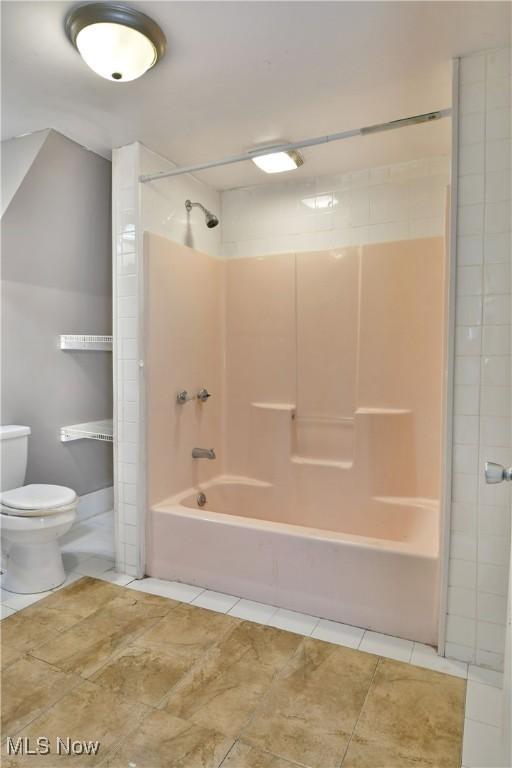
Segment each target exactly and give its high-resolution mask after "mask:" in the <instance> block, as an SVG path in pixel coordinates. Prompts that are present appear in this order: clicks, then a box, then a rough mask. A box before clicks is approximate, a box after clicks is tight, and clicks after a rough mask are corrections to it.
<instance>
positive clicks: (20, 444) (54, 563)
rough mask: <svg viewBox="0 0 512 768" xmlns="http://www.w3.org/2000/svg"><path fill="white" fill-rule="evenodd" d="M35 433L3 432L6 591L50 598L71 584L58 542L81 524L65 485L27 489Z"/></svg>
mask: <svg viewBox="0 0 512 768" xmlns="http://www.w3.org/2000/svg"><path fill="white" fill-rule="evenodd" d="M29 435H30V429H29V428H28V427H23V426H17V425H12V426H2V427H0V449H1V462H2V465H1V482H2V485H1V493H0V529H1V536H2V551H3V553H5V555H6V560H7V564H6V567H5V570H4V573H3V575H2V589H6V590H8V591H9V592H17V593H20V594H27V593H34V592H46V591H47V590H49V589H54V588H55V587H58V586H59V584H62V582H63V581H64V579H65V573H64V566H63V564H62V555H61V552H60V547H59V543H58V540H59V538H60V537H61V536H63V535H64V534H65V533H67V531H69V529H70V528H71V526H72V525H73V523H74V521H75V519H76V514H77V512H76V509H77V505H78V497H77V495H76V493H75V491H73V490H72V489H71V488H66V487H65V486H62V485H45V484H32V485H22V483H23V481H24V479H25V471H26V466H27V448H28V436H29Z"/></svg>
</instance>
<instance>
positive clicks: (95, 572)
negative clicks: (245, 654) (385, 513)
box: [0, 513, 502, 768]
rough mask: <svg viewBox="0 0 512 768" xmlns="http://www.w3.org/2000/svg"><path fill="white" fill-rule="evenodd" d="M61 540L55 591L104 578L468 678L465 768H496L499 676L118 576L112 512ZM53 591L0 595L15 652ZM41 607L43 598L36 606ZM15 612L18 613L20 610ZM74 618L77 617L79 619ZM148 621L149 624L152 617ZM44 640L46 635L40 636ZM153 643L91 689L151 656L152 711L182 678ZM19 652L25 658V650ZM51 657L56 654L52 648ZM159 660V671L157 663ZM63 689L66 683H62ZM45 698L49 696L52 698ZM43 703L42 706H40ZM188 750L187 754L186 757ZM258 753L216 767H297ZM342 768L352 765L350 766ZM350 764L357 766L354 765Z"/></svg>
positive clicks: (302, 619) (326, 625) (197, 590)
mask: <svg viewBox="0 0 512 768" xmlns="http://www.w3.org/2000/svg"><path fill="white" fill-rule="evenodd" d="M62 543H63V551H64V561H65V567H66V571H67V578H66V582H65V584H64V585H62V587H59V588H58V589H59V590H60V589H62V588H63V587H65V586H68V585H70V584H72V583H73V582H74V581H76V580H78V579H80V578H82V576H83V575H88V576H93V577H95V578H96V579H98V580H101V581H103V582H105V581H106V582H110V583H111V584H116V585H120V586H124V585H126V586H128V587H129V588H130V589H133V590H135V591H138V592H140V591H142V592H145V593H148V594H153V595H156V596H160V597H164V598H168V599H171V600H173V601H179V602H180V603H182V604H192V605H194V606H198V607H201V608H204V609H208V610H210V611H215V612H217V613H219V614H227V615H229V616H230V617H232V618H237V619H241V620H248V621H251V622H255V623H257V624H261V625H267V626H272V627H275V628H281V629H283V630H287V631H289V632H294V633H298V634H300V635H303V636H309V637H312V638H315V639H318V640H323V641H326V642H329V643H331V644H335V645H339V646H343V647H346V648H352V649H359V650H364V651H367V652H369V653H374V654H376V655H377V656H381V657H383V658H386V659H394V660H397V661H402V662H407V663H410V664H413V665H415V666H418V667H423V668H426V669H431V670H434V671H438V672H442V673H446V674H448V675H452V676H458V677H461V678H467V680H468V682H467V694H466V719H465V722H464V746H463V763H462V764H463V768H481V767H482V766H484V765H485V766H486V767H487V768H491V767H494V766H499V765H500V761H499V756H498V755H497V748H498V744H499V726H500V722H499V716H500V706H501V690H499V689H500V686H501V679H502V675H501V674H500V673H498V672H493V671H492V670H486V669H481V668H478V667H474V666H471V665H469V666H468V665H467V664H464V663H462V662H457V661H453V660H450V659H444V658H442V657H440V656H438V655H437V653H436V652H435V651H434V649H432V648H430V647H429V646H425V645H422V644H420V643H412V642H409V641H404V640H401V639H400V638H393V637H389V636H386V635H380V634H378V633H375V632H370V631H365V630H363V629H360V628H358V627H352V626H348V625H344V624H340V623H338V622H333V621H327V620H324V619H318V618H316V617H312V616H304V615H303V614H299V613H296V612H294V611H286V610H283V609H277V608H276V607H275V606H270V605H265V604H261V603H256V602H254V601H251V600H245V599H239V598H237V597H234V596H231V595H222V594H220V593H217V592H212V591H210V590H204V589H202V588H201V587H196V586H192V585H188V584H181V583H177V582H166V581H162V580H160V579H154V578H146V579H142V580H141V581H133V580H132V579H131V578H130V577H129V576H126V575H124V574H119V573H116V572H115V570H114V561H113V516H112V513H105V514H101V515H97V516H96V517H94V518H90V519H89V520H86V521H83V522H80V523H78V524H77V525H76V526H75V527H74V528H73V529H72V530H71V531H70V532H69V534H67V536H66V537H65V538H64V540H63V542H62ZM56 591H57V590H54V592H56ZM51 594H53V593H52V592H50V593H44V594H38V595H13V594H12V593H9V592H7V591H3V592H2V593H1V600H0V602H1V605H0V608H1V618H2V619H4V618H7V617H10V616H14V615H15V614H17V616H18V617H19V618H18V621H17V622H13V624H14V625H15V629H16V624H17V625H18V627H21V629H22V632H21V634H23V632H25V635H26V637H25V638H24V639H23V640H21V639H20V647H21V648H22V649H26V647H27V643H28V645H29V646H30V645H31V642H32V640H34V643H35V644H36V645H37V644H40V645H42V643H40V642H39V641H40V639H41V628H40V627H39V626H36V625H35V624H34V626H31V627H30V629H29V626H28V622H27V621H25V620H24V619H26V618H27V616H25V613H26V612H25V610H24V609H25V608H27V607H28V606H31V605H34V604H36V603H38V602H39V601H40V600H42V599H44V598H45V597H47V596H48V595H51ZM146 599H147V598H146ZM45 605H46V601H45V603H43V604H42V606H41V607H43V606H45ZM93 605H94V601H93ZM94 607H95V609H97V610H99V608H100V606H99V605H97V606H94ZM67 610H68V611H69V612H70V614H72V615H74V616H75V618H76V614H73V611H76V610H79V609H78V608H77V607H76V606H75V608H71V607H70V606H68V609H67ZM80 610H86V607H85V605H83V606H82V608H81V609H80ZM20 611H21V613H19V612H20ZM32 613H33V614H34V616H38V617H39V618H37V619H36V621H38V622H39V623H43V624H44V623H46V622H47V621H48V620H47V619H46V620H45V619H42V618H41V617H42V616H43V615H44V614H45V613H46V609H44V610H43V611H42V612H41V610H40V609H39V611H38V610H37V609H35V608H34V610H33V612H32ZM62 613H63V612H62V611H61V612H60V613H57V612H56V611H53V615H54V619H55V621H54V624H53V626H54V628H56V627H60V629H59V630H56V631H59V632H61V631H63V630H64V629H65V627H66V626H67V624H69V622H70V621H71V619H70V618H69V617H67V618H62ZM65 613H66V611H64V614H65ZM107 613H108V612H107ZM118 613H119V611H117V613H116V611H114V613H113V614H112V615H113V616H114V615H117V614H118ZM146 613H147V612H146ZM105 615H106V614H104V617H105ZM29 616H30V614H29ZM177 616H179V614H177ZM78 618H79V619H80V617H78ZM85 618H87V617H85ZM82 620H84V619H82ZM148 620H150V621H151V619H148ZM66 622H67V624H66ZM95 622H96V623H95V624H94V626H93V628H95V629H96V630H97V631H102V630H101V627H102V618H101V615H100V616H99V617H96V618H95ZM10 623H11V622H8V623H7V625H6V623H5V622H3V623H2V628H4V627H7V628H8V626H9V624H10ZM69 629H71V625H70V626H69ZM5 634H8V633H5ZM9 634H10V633H9ZM148 634H150V637H152V636H153V635H151V633H148ZM86 635H87V637H88V638H89V640H88V643H89V646H88V647H89V648H91V644H92V646H93V648H94V651H91V653H92V652H95V650H96V646H95V642H94V637H93V634H92V632H91V631H90V630H88V631H87V633H86ZM20 637H21V635H20ZM44 637H45V638H46V635H45V636H44ZM70 638H73V635H71V634H70ZM48 639H50V638H48ZM68 642H69V641H68ZM147 642H148V643H149V642H150V639H147ZM152 642H153V644H152V645H151V646H150V647H144V645H141V646H140V647H139V643H138V641H137V640H134V642H133V645H134V646H136V647H134V648H131V649H130V651H129V652H128V651H126V652H124V651H123V650H122V649H121V650H120V651H119V652H118V655H119V659H118V661H117V663H116V664H112V665H105V666H106V668H105V669H104V670H103V667H100V669H99V670H98V671H97V672H93V673H91V678H90V679H91V680H92V681H93V684H96V682H95V679H94V676H95V675H98V676H101V675H103V674H104V675H105V678H103V679H106V678H107V677H108V676H111V677H112V676H115V675H121V676H124V670H125V668H127V669H133V668H134V667H137V668H139V669H140V670H143V669H147V667H148V665H147V664H146V663H145V662H146V661H147V660H148V659H151V663H150V665H149V666H150V668H151V669H153V670H156V671H155V672H154V673H153V672H148V674H149V677H150V678H151V679H152V680H153V683H154V693H153V694H151V695H150V696H149V699H150V700H144V701H143V702H142V703H143V704H144V705H145V706H149V707H155V703H154V702H155V696H156V695H157V694H158V692H159V690H160V689H159V687H158V684H161V685H162V686H164V687H165V686H168V685H171V683H172V681H173V680H174V679H175V676H176V675H179V674H180V671H181V669H182V668H181V666H180V664H179V663H178V662H177V661H176V659H175V655H180V654H178V653H177V651H176V648H174V650H173V652H172V659H171V660H169V658H168V655H169V654H168V653H167V651H166V650H162V649H163V646H165V636H164V637H163V640H162V642H160V643H158V642H157V640H155V638H153V641H152ZM105 643H106V646H104V647H107V649H108V644H110V647H117V646H116V644H119V643H120V644H121V646H122V647H124V646H123V640H122V632H121V634H119V633H117V634H116V631H115V630H113V631H111V632H109V633H108V640H107V638H105ZM46 645H47V646H48V647H47V648H45V649H44V650H43V651H41V653H46V654H51V653H52V651H51V644H49V643H48V644H46ZM100 645H101V644H100ZM105 652H106V651H104V653H105ZM23 653H25V650H24V651H23ZM53 653H54V654H55V653H56V652H55V650H54V651H53ZM98 653H99V654H100V655H101V649H99V650H98ZM62 654H64V651H62V652H61V656H60V657H59V660H60V661H61V663H64V662H62ZM31 655H32V654H31ZM155 655H156V658H155ZM71 656H72V654H71ZM3 657H4V663H7V664H10V663H11V661H12V652H11V651H9V650H8V648H5V649H4V653H3ZM51 658H54V657H51ZM80 658H81V657H80ZM34 659H35V657H34ZM158 660H159V663H160V666H159V665H158V663H157V661H158ZM38 661H39V664H47V661H43V660H41V659H39V660H38ZM66 663H67V664H68V665H69V667H70V670H71V669H72V668H73V666H74V665H75V666H76V665H79V663H83V664H84V665H85V666H84V668H86V661H85V660H83V659H82V661H79V660H77V658H75V659H74V660H73V658H70V654H68V657H67V661H66ZM57 668H58V667H57ZM19 669H20V670H22V671H23V672H24V673H26V674H27V676H28V677H29V678H30V675H31V674H34V675H35V676H36V679H38V678H37V674H38V669H39V670H41V669H44V667H40V666H39V667H38V666H37V664H36V665H35V666H34V660H32V666H31V665H28V666H23V665H20V668H19ZM235 672H236V670H235V671H234V672H233V673H232V674H235ZM69 674H72V675H73V674H74V673H73V672H70V673H69ZM62 684H63V686H64V679H63V683H62ZM48 695H50V693H49V694H48ZM122 695H123V696H127V697H128V698H129V697H130V696H131V695H132V694H131V693H130V691H129V690H127V691H124V692H123V694H122ZM478 702H483V704H480V705H479V704H478ZM42 706H43V709H44V702H43V705H42ZM159 717H160V716H158V717H155V718H150V719H148V720H147V721H146V720H145V721H144V723H146V725H145V726H144V727H145V728H147V729H148V731H147V733H148V734H151V733H152V732H153V731H152V730H151V729H152V728H153V729H156V730H155V732H156V731H157V729H158V722H159V719H158V718H159ZM187 722H188V721H187ZM168 724H169V723H168ZM169 727H170V725H169ZM195 727H196V726H194V729H193V733H194V734H195V733H196V731H195ZM197 727H199V726H197ZM174 728H175V729H176V738H178V734H179V740H180V743H181V744H183V749H184V750H185V751H184V752H183V754H189V753H188V752H187V751H186V750H187V749H188V747H187V745H190V744H191V743H194V735H193V734H192V735H190V734H189V732H188V731H185V730H184V729H183V728H180V718H178V722H175V723H174ZM148 738H149V736H148ZM146 749H147V745H146ZM215 749H216V748H215ZM356 749H357V742H356V743H355V744H354V746H353V747H352V750H356ZM214 752H215V750H214ZM192 753H193V751H192V752H191V753H190V754H192ZM215 754H217V752H215ZM353 754H354V753H353ZM264 755H266V756H265V757H261V748H260V747H257V746H254V747H252V746H250V744H249V743H248V742H247V743H243V744H242V743H241V742H238V743H237V746H236V748H233V749H232V750H231V752H230V753H229V756H228V757H227V758H226V759H225V760H224V762H223V764H222V765H223V768H224V766H228V768H252V767H253V766H257V768H266V767H267V766H271V768H285V766H289V765H290V764H292V765H293V764H295V763H290V762H289V761H288V762H285V761H284V759H283V758H281V757H273V758H272V759H270V757H268V754H267V753H266V752H265V753H264ZM348 757H349V756H347V758H346V759H348ZM148 759H149V758H148ZM350 759H351V760H352V759H354V760H355V758H353V755H352V756H350ZM74 761H75V762H76V761H77V758H76V757H75V758H74ZM194 761H195V762H194ZM203 764H204V763H201V762H200V760H199V762H198V760H196V758H195V757H194V758H193V760H192V762H191V763H190V765H191V766H194V768H195V766H196V765H199V766H201V765H203ZM207 764H208V763H207ZM299 764H300V762H299ZM346 764H347V765H350V763H346ZM354 764H355V765H359V763H354ZM412 764H413V765H419V766H420V768H421V765H422V763H418V762H417V761H413V763H412ZM44 765H46V766H48V768H52V767H51V765H50V764H49V763H48V762H45V763H44ZM126 765H127V763H126ZM141 765H144V766H146V765H150V766H151V768H152V765H153V764H152V763H146V762H145V763H143V764H141V763H139V765H138V768H140V766H141ZM344 765H345V763H344ZM180 766H181V768H187V766H188V763H186V762H185V763H182V764H180ZM393 768H394V766H393Z"/></svg>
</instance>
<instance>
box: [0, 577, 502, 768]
mask: <svg viewBox="0 0 512 768" xmlns="http://www.w3.org/2000/svg"><path fill="white" fill-rule="evenodd" d="M190 594H191V593H189V596H190ZM202 596H203V599H202V601H201V602H202V604H203V605H205V604H208V605H218V604H219V602H218V599H216V598H215V597H213V596H211V595H208V594H205V593H204V592H202ZM198 602H199V601H198ZM222 605H223V606H224V607H226V606H227V601H223V602H222ZM233 608H234V606H231V608H230V610H232V609H233ZM256 610H258V609H257V608H256ZM288 613H289V612H286V614H282V615H281V619H279V620H278V621H276V622H275V623H277V624H286V623H288V622H291V623H292V624H293V626H297V625H298V624H300V619H299V617H297V615H294V616H292V617H290V616H288V615H287V614H288ZM274 615H275V614H274ZM271 619H272V617H270V618H269V621H270V620H271ZM303 626H305V624H303ZM324 629H325V628H324ZM310 630H311V631H313V627H310ZM325 631H327V632H329V631H330V632H333V631H334V630H333V629H332V628H331V627H329V626H328V627H327V628H326V629H325ZM2 650H3V653H2V685H3V706H2V736H3V738H4V743H3V745H2V755H3V758H2V765H3V766H5V768H15V766H20V767H23V766H27V765H32V766H37V767H39V766H45V765H47V766H48V768H53V766H58V765H60V764H61V763H63V762H64V763H65V762H66V760H67V761H68V762H71V763H72V764H73V765H91V766H101V767H102V768H106V767H107V766H108V768H127V766H136V768H160V767H162V768H163V767H164V766H165V768H178V767H179V768H219V766H222V767H223V768H293V766H301V767H304V766H305V767H307V768H340V766H343V767H344V768H377V766H378V767H379V768H382V767H383V766H390V767H391V766H392V768H401V767H402V766H404V767H405V766H416V767H417V768H433V766H436V768H452V766H453V768H458V767H459V766H460V764H461V749H462V734H463V723H464V701H465V695H466V681H465V680H464V679H461V678H460V677H457V676H454V675H446V674H442V673H440V672H437V671H433V670H429V669H424V668H420V667H416V666H413V665H412V664H410V663H404V662H403V661H395V660H392V659H388V658H383V657H381V656H380V655H378V654H374V653H367V652H364V651H361V650H357V649H354V648H350V647H347V646H345V645H342V644H339V643H330V642H325V641H324V640H321V639H318V638H315V637H306V636H304V635H302V634H297V633H295V632H291V631H288V629H283V628H280V627H278V626H270V625H263V624H258V623H254V622H251V621H248V620H246V619H245V618H242V617H238V616H235V615H231V614H230V613H225V612H218V611H216V610H210V609H209V608H205V607H200V606H199V605H197V604H196V603H195V601H194V603H184V602H178V601H177V600H175V599H172V598H169V597H163V596H161V595H155V594H152V593H149V592H144V591H142V589H140V587H139V586H138V585H137V589H127V588H125V587H120V586H117V585H115V584H112V583H109V582H108V581H105V580H101V579H96V578H92V577H89V576H84V577H82V578H81V579H79V580H75V581H73V582H72V583H71V584H69V585H68V586H67V587H65V588H63V589H61V590H58V591H56V592H53V593H51V594H50V595H48V596H47V597H45V598H43V599H42V600H40V601H38V602H35V603H33V604H31V605H28V606H27V607H25V608H22V609H21V610H19V611H17V612H16V613H15V614H13V615H11V616H9V617H7V618H6V619H5V620H4V621H3V622H2ZM475 685H478V686H483V687H485V688H490V687H489V686H486V685H485V684H484V683H481V682H476V681H475ZM484 693H485V692H484ZM480 694H482V691H480V692H479V691H477V690H475V694H474V696H473V697H472V698H471V706H472V707H473V708H474V709H475V715H476V716H480V710H481V709H482V708H483V709H484V710H485V712H486V713H489V712H490V707H491V704H490V701H489V700H488V699H487V698H484V700H483V701H482V700H481V696H480ZM486 716H487V717H489V718H491V717H492V716H493V715H492V714H486ZM41 735H45V736H48V737H49V738H50V740H51V743H52V745H54V744H55V740H56V738H57V737H58V736H60V737H61V738H66V737H67V736H70V737H72V738H73V739H75V740H82V739H84V740H92V741H96V740H99V741H100V742H101V744H100V748H99V752H98V753H97V754H96V755H84V754H82V755H79V756H72V757H69V756H68V757H67V758H66V757H65V756H58V755H56V754H55V753H52V754H51V755H50V756H47V758H45V757H43V756H40V755H35V756H34V755H25V756H15V757H13V756H8V755H7V742H6V741H5V739H6V738H7V737H8V736H10V737H16V738H18V737H21V738H28V739H30V741H31V743H32V744H34V740H35V738H36V737H38V736H41Z"/></svg>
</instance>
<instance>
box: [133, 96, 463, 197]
mask: <svg viewBox="0 0 512 768" xmlns="http://www.w3.org/2000/svg"><path fill="white" fill-rule="evenodd" d="M451 114H452V110H451V108H447V109H438V110H436V111H434V112H426V113H425V114H423V115H413V116H412V117H402V118H400V119H398V120H391V121H390V122H387V123H376V124H375V125H367V126H365V127H363V128H353V129H352V130H349V131H340V132H339V133H331V134H328V135H327V136H318V137H316V138H314V139H303V140H302V141H294V142H291V143H288V144H276V145H274V146H266V147H258V149H256V150H251V151H250V152H245V153H244V154H242V155H233V156H232V157H226V158H224V159H223V160H211V161H210V162H208V163H198V164H196V165H185V166H182V167H181V168H174V169H173V170H172V171H158V172H157V173H148V174H142V175H141V176H139V181H140V182H141V183H142V184H147V182H148V181H157V180H158V179H167V178H169V177H171V176H181V175H182V174H184V173H195V172H196V171H205V170H207V169H208V168H218V167H220V166H223V165H232V164H233V163H243V162H246V161H247V160H252V159H253V158H255V157H262V156H263V155H268V154H271V153H274V152H290V151H291V150H294V149H304V148H305V147H316V146H318V145H320V144H329V143H330V142H332V141H341V140H343V139H350V138H353V137H354V136H367V135H369V134H372V133H382V132H383V131H392V130H394V129H395V128H405V127H407V126H408V125H420V124H421V123H430V122H432V121H434V120H441V119H443V118H445V117H451ZM192 205H200V203H193V204H192ZM201 207H203V206H201Z"/></svg>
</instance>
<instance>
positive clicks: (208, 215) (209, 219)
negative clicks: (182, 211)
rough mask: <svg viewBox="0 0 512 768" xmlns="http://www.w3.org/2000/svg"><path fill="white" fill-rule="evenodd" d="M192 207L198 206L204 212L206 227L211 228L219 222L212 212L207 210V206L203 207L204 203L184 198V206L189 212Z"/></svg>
mask: <svg viewBox="0 0 512 768" xmlns="http://www.w3.org/2000/svg"><path fill="white" fill-rule="evenodd" d="M194 207H197V208H200V209H201V210H202V212H203V213H204V220H205V222H206V226H207V227H208V229H213V227H216V226H217V224H218V223H219V219H218V218H217V216H216V215H215V214H214V213H212V212H211V211H209V210H208V208H205V207H204V205H202V204H201V203H193V202H191V201H190V200H185V208H186V209H187V211H188V212H189V213H190V211H191V210H192V208H194Z"/></svg>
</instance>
